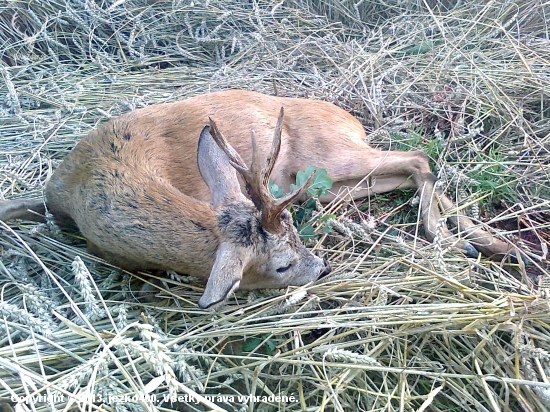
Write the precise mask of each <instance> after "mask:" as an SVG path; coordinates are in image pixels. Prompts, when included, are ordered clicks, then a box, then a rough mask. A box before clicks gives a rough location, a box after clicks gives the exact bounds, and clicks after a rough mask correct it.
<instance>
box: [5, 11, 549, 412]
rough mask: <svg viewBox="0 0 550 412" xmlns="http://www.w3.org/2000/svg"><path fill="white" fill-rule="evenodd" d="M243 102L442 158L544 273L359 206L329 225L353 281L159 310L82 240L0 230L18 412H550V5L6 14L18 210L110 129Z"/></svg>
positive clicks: (181, 295)
mask: <svg viewBox="0 0 550 412" xmlns="http://www.w3.org/2000/svg"><path fill="white" fill-rule="evenodd" d="M224 89H249V90H256V91H261V92H264V93H267V94H275V93H277V94H278V95H280V96H292V97H307V98H310V99H321V100H325V101H329V102H333V103H335V104H336V105H338V106H340V107H342V108H344V109H346V110H347V111H349V112H351V113H352V114H353V115H355V116H356V117H357V118H358V119H360V121H361V122H362V123H363V125H364V126H365V129H366V131H367V134H368V135H369V138H370V142H371V143H372V145H373V146H376V147H384V148H392V149H400V150H410V149H413V148H420V149H422V150H424V151H426V153H427V154H428V155H429V156H430V157H431V159H432V167H433V170H434V173H435V174H436V175H437V177H438V178H439V181H440V183H441V184H442V185H443V187H445V188H446V191H447V193H448V194H449V195H450V196H451V197H452V198H453V199H454V200H455V201H456V203H457V204H458V205H459V206H460V207H461V208H462V209H463V210H464V211H466V212H467V213H468V214H469V215H470V216H472V217H473V219H474V220H475V221H476V222H477V223H479V224H480V225H481V226H483V227H486V228H488V229H489V230H490V231H491V232H492V233H493V234H494V235H495V236H500V237H502V238H505V239H508V240H509V241H510V242H512V243H513V244H515V245H517V246H518V247H519V248H520V249H521V250H522V251H524V253H525V255H526V262H525V264H509V263H508V262H494V261H490V260H487V259H485V258H484V257H480V258H478V259H469V258H466V257H465V256H464V255H462V254H461V253H460V252H457V251H455V250H447V249H445V248H443V247H441V245H440V244H438V243H437V242H436V244H430V243H428V242H426V241H425V238H424V237H423V233H422V228H421V225H420V221H419V220H420V219H419V216H418V207H417V206H416V202H415V201H414V200H411V199H413V198H414V193H412V192H410V191H409V192H396V193H391V194H385V195H377V196H373V197H371V198H369V199H364V200H362V201H360V202H350V201H346V200H345V199H344V200H342V201H340V202H338V203H335V204H330V205H327V206H324V207H321V206H317V207H315V208H313V209H312V210H310V211H311V212H312V218H313V222H314V228H315V229H316V236H314V237H313V238H312V239H310V240H308V243H307V244H308V246H309V247H311V248H315V250H316V253H317V254H319V255H321V256H323V257H326V258H328V259H329V260H330V262H331V264H332V267H333V269H334V270H333V273H332V274H331V275H329V276H328V277H326V278H323V279H321V280H319V281H317V282H315V283H313V284H309V285H306V286H304V287H292V288H288V289H286V290H275V291H274V290H260V291H254V292H237V293H236V294H235V296H234V297H233V298H231V299H230V300H229V301H228V303H227V304H226V305H225V306H224V307H222V308H220V309H219V310H217V311H215V312H214V311H209V310H200V309H198V307H197V304H196V303H197V301H198V298H199V297H200V295H201V294H202V291H203V288H204V286H203V285H202V284H201V283H200V282H199V281H197V280H196V279H192V278H189V277H186V276H179V275H176V274H169V275H170V276H167V277H166V278H165V279H162V280H161V281H160V282H157V283H155V285H154V286H153V287H154V288H156V295H157V297H156V298H155V299H153V300H151V299H144V298H143V297H140V295H139V290H140V288H141V287H142V285H143V283H144V282H150V281H151V278H150V277H148V274H145V273H138V274H133V273H126V272H123V271H121V270H118V269H117V268H116V267H113V266H110V265H109V264H107V263H106V262H103V261H100V260H98V259H97V258H95V257H94V256H92V255H89V254H87V252H86V248H85V242H84V240H83V239H82V238H81V237H80V236H79V234H78V233H67V232H61V231H60V230H59V229H58V228H56V227H55V226H54V225H52V224H37V223H32V222H9V223H8V224H6V223H4V222H0V259H1V260H0V404H2V402H4V404H3V408H4V410H6V411H7V410H10V409H9V408H10V407H13V408H15V409H16V410H18V411H31V410H32V411H46V410H66V411H76V410H87V411H96V410H105V411H169V410H184V411H204V410H211V409H216V410H225V411H239V412H241V411H262V412H263V411H352V410H353V411H419V412H420V411H428V410H430V411H546V410H550V297H549V286H550V282H549V281H548V279H549V278H548V276H549V275H550V270H549V265H548V254H547V253H548V244H549V243H550V223H549V222H550V179H549V176H550V167H549V165H550V3H549V2H548V1H544V0H491V1H474V0H444V1H434V0H316V1H314V0H283V1H279V0H276V1H266V0H249V1H239V0H218V1H208V0H173V1H169V0H158V1H155V0H116V1H113V0H105V1H98V0H53V1H38V0H26V1H17V0H13V1H3V2H0V190H1V193H0V199H13V198H21V197H28V198H36V197H39V196H42V189H43V187H44V182H45V181H46V179H47V178H48V176H49V175H50V174H51V173H52V171H53V170H55V168H56V165H58V164H59V163H60V162H61V160H62V159H63V157H64V156H65V155H66V154H67V153H68V152H69V151H70V150H71V148H72V147H74V145H75V144H76V142H78V140H79V139H81V138H82V137H83V136H85V135H86V134H87V133H88V132H89V131H90V130H92V129H93V128H95V127H96V126H97V125H99V124H101V123H103V122H105V121H106V120H107V119H109V118H111V117H114V116H117V115H119V114H121V113H124V112H127V111H129V110H133V109H137V108H140V107H144V106H148V105H152V104H155V103H160V102H172V101H177V100H181V99H184V98H187V97H191V96H195V95H198V94H203V93H208V92H212V91H217V90H224ZM326 232H328V233H326ZM24 397H27V398H24ZM171 400H172V401H174V402H171ZM19 401H20V402H19ZM0 409H2V407H0Z"/></svg>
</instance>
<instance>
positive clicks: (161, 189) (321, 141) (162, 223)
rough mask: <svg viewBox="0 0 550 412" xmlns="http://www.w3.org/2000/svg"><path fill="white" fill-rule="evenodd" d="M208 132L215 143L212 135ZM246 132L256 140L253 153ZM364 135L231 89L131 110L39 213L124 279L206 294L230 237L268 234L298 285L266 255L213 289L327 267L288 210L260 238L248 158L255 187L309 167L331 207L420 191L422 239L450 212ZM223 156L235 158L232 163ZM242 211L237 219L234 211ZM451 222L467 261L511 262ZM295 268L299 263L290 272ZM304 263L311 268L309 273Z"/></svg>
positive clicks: (500, 247) (477, 233)
mask: <svg viewBox="0 0 550 412" xmlns="http://www.w3.org/2000/svg"><path fill="white" fill-rule="evenodd" d="M281 107H283V108H284V111H285V116H284V121H283V120H282V116H280V117H279V118H278V117H277V114H278V112H279V109H280V108H281ZM209 117H212V118H214V119H215V120H216V121H217V122H219V124H220V128H221V129H222V130H223V133H224V134H225V135H226V136H227V142H228V146H230V147H229V148H227V147H225V149H224V150H223V151H222V150H221V149H220V147H221V148H223V147H224V143H223V142H224V141H225V138H224V137H223V136H221V137H220V136H218V135H221V132H219V131H217V128H215V127H214V128H211V130H210V129H208V130H207V129H204V126H205V125H206V124H207V123H208V119H209ZM277 125H279V128H277V127H276V126H277ZM276 129H277V130H278V132H279V135H280V137H279V144H280V152H278V151H275V150H274V147H275V146H273V148H272V149H271V153H270V147H271V146H272V141H273V131H274V130H276ZM210 131H213V132H215V133H213V134H212V135H210ZM250 131H254V132H255V138H256V142H257V153H256V154H255V153H254V151H253V150H252V146H251V141H250ZM275 134H276V135H277V131H276V133H275ZM365 137H366V136H365V132H364V130H363V127H362V125H361V124H360V123H359V121H357V120H356V119H355V118H354V117H353V116H351V115H350V114H349V113H347V112H345V111H344V110H342V109H340V108H338V107H336V106H334V105H333V104H330V103H326V102H322V101H315V100H306V99H294V98H282V97H273V96H266V95H263V94H259V93H254V92H248V91H239V90H231V91H223V92H217V93H212V94H207V95H201V96H197V97H194V98H191V99H187V100H184V101H180V102H176V103H169V104H159V105H154V106H150V107H147V108H144V109H139V110H136V111H133V112H130V113H127V114H125V115H122V116H120V117H118V118H115V119H112V120H109V121H108V122H106V123H105V124H103V125H101V126H99V127H98V128H97V129H96V130H94V131H92V132H91V133H90V134H89V135H88V136H86V137H85V138H84V139H82V140H81V141H80V142H79V143H78V145H77V146H76V147H75V148H74V149H73V150H72V151H71V152H70V153H69V154H68V155H67V157H66V158H65V159H64V161H63V162H62V163H61V164H60V165H59V167H58V168H57V170H56V171H55V172H54V174H53V176H52V177H51V179H50V180H49V182H48V183H47V184H46V188H45V197H46V203H47V207H48V209H49V210H50V211H51V213H52V214H53V215H54V216H55V217H56V219H58V220H60V221H74V222H76V224H77V226H78V228H79V229H80V231H81V232H82V233H83V235H84V236H85V237H86V239H87V240H88V245H89V248H90V250H91V251H92V252H93V253H95V254H98V255H100V256H102V257H104V258H106V259H107V260H110V261H112V262H113V263H116V264H118V265H120V266H122V267H124V268H126V269H130V270H138V269H172V270H175V271H178V272H183V273H187V274H192V275H196V276H201V277H204V278H207V277H210V278H209V284H208V285H207V291H208V289H209V286H210V287H211V288H212V287H214V286H215V285H214V286H213V285H210V283H211V281H212V273H213V271H216V265H217V264H218V262H219V261H223V259H221V257H223V256H225V255H224V254H228V256H229V255H231V256H229V258H234V259H237V260H239V259H241V260H242V259H243V257H242V256H241V255H240V254H239V253H240V252H239V253H233V255H232V254H231V253H229V252H227V250H226V244H227V236H233V237H235V236H237V237H238V236H244V238H246V239H248V240H246V239H244V238H243V239H244V240H243V239H241V241H242V242H244V243H246V242H248V243H250V242H257V239H256V238H262V236H264V237H265V236H267V235H269V236H267V237H274V236H275V234H274V233H275V232H277V233H278V234H279V236H280V233H283V232H284V236H283V237H284V242H282V243H285V242H286V244H292V245H293V247H294V249H295V250H297V252H296V256H299V258H296V259H297V260H296V259H295V260H294V261H293V262H294V263H293V264H294V265H295V266H297V267H299V268H301V269H300V270H302V272H303V273H305V275H304V276H303V278H301V279H298V277H297V275H296V276H294V275H292V276H289V277H288V278H286V279H275V278H273V277H272V278H269V277H265V271H266V270H267V271H268V272H269V270H271V269H272V268H271V269H269V268H268V269H266V267H265V264H266V263H265V262H264V261H262V259H264V260H265V259H267V260H270V259H271V260H277V257H276V256H272V255H270V253H267V252H265V250H264V252H262V253H263V255H265V256H264V258H262V259H257V258H245V259H244V261H245V262H244V265H245V266H246V267H245V268H244V269H242V270H241V272H243V273H244V275H243V276H242V277H241V278H239V279H238V280H234V279H233V280H234V281H233V280H231V281H230V282H229V283H227V282H226V283H225V284H223V285H222V286H220V285H218V286H217V287H218V289H219V288H220V287H221V289H223V288H226V289H227V288H229V289H231V288H235V287H241V288H256V287H281V286H284V285H289V284H303V283H306V282H308V281H311V280H313V279H315V278H317V277H318V276H319V275H320V274H321V273H322V272H323V271H326V269H325V268H324V265H323V264H322V261H321V260H320V259H319V258H316V257H315V256H313V255H312V254H310V253H309V252H307V253H306V251H305V248H304V247H303V246H302V245H301V244H299V240H298V237H297V234H296V232H295V230H294V231H293V232H292V230H290V228H289V226H291V225H292V223H291V219H290V216H289V215H288V212H283V211H281V210H279V209H280V208H279V209H277V208H275V209H276V214H277V219H276V223H277V225H276V227H274V228H271V229H269V230H265V229H266V227H268V226H270V224H269V222H267V223H266V219H265V216H266V213H267V211H266V210H263V209H262V204H269V203H270V202H271V200H270V199H268V198H267V197H265V196H268V195H266V194H265V193H263V195H262V193H260V192H262V190H264V189H265V187H264V188H263V189H261V188H256V196H254V194H253V196H252V200H253V201H254V204H253V203H252V202H251V201H250V200H249V199H247V198H246V197H245V196H244V195H243V194H242V193H243V189H244V187H245V186H246V187H247V189H248V191H249V193H250V192H251V191H250V189H251V185H252V186H254V185H256V186H258V185H259V186H261V185H260V184H259V183H258V182H256V183H251V180H254V177H253V175H254V173H249V174H248V180H247V178H246V176H245V175H246V173H247V172H246V170H245V169H246V167H245V165H250V164H251V163H254V162H253V158H256V159H265V158H266V157H269V158H270V159H271V160H272V161H274V162H275V163H274V164H271V166H270V167H272V169H273V170H271V169H270V167H267V168H268V169H270V170H269V171H268V173H267V177H266V176H265V175H262V176H263V177H262V178H263V180H266V179H267V178H269V176H271V177H272V179H273V180H274V181H275V182H276V183H277V184H278V185H280V186H282V187H283V188H285V189H287V190H288V188H289V187H290V184H291V183H293V182H294V181H295V176H296V173H297V172H298V171H299V170H303V169H305V168H306V167H307V166H309V165H313V166H315V167H317V168H325V169H326V170H327V172H328V175H329V176H330V177H331V178H332V179H333V181H334V186H333V191H332V192H331V193H330V194H329V195H327V196H325V197H324V198H322V199H321V201H330V200H332V199H334V198H335V197H336V196H338V195H339V191H340V189H343V188H345V187H346V186H349V187H351V188H354V190H352V191H351V192H348V193H349V195H350V196H352V197H353V198H360V197H364V196H366V195H368V194H369V193H374V192H378V193H380V192H387V191H391V190H394V189H399V188H403V189H404V188H418V189H419V191H420V195H421V210H422V217H423V222H424V227H425V232H426V236H427V237H428V239H430V240H431V239H433V238H434V237H435V228H436V225H437V224H438V222H439V220H440V219H441V213H440V210H439V207H442V208H444V209H451V208H452V207H453V204H452V202H451V201H450V200H449V199H448V198H447V197H446V196H445V195H444V194H443V193H441V191H439V190H437V189H436V188H435V186H434V183H435V180H436V179H435V176H434V175H433V174H432V173H431V171H430V168H429V165H428V159H427V156H426V155H425V154H424V153H422V152H418V151H417V152H394V151H380V150H376V149H373V148H371V147H370V146H369V145H368V144H367V143H365V141H364V139H365ZM212 138H214V139H215V140H216V142H217V143H218V144H219V145H220V147H218V146H217V145H216V144H215V143H214V140H212ZM276 140H277V138H276V139H275V141H276ZM280 141H282V143H281V142H280ZM201 145H202V147H203V149H202V151H201ZM274 145H275V143H274ZM231 147H232V148H234V149H235V150H236V152H237V153H238V154H240V156H242V159H240V157H239V156H238V155H237V157H239V158H237V157H235V156H233V155H232V154H231V153H233V152H231V151H232V150H233V149H231ZM275 152H276V153H275ZM224 153H225V154H224ZM274 153H275V154H274ZM201 162H202V163H201ZM268 162H269V160H268ZM256 163H258V162H256ZM201 164H202V167H201ZM235 168H236V169H237V170H239V173H240V174H241V177H243V176H244V177H245V179H244V181H246V184H245V183H244V182H243V179H242V178H241V179H240V181H239V180H238V179H237V174H236V171H235ZM212 170H214V172H212V173H211V171H212ZM258 173H259V172H258ZM220 176H222V177H224V178H223V179H221V178H220ZM251 176H252V177H251ZM225 177H227V179H226V178H225ZM260 180H261V179H260ZM264 183H265V182H264ZM264 186H265V185H264ZM253 189H254V188H253ZM264 191H265V190H264ZM253 192H254V190H253ZM298 195H299V193H296V194H295V197H296V196H298ZM262 196H263V197H262ZM16 206H17V205H14V204H13V202H12V203H11V204H10V203H9V202H8V203H4V204H2V205H0V218H1V219H4V220H5V219H9V218H13V217H28V214H25V213H24V212H21V210H20V211H19V212H20V213H18V212H13V210H14V209H16V208H17V207H16ZM19 206H20V208H19V209H22V210H26V209H27V208H29V207H30V206H32V205H29V204H28V202H25V201H22V202H21V203H20V204H19ZM35 206H37V205H35ZM30 208H31V209H32V208H33V207H30ZM35 209H36V208H35ZM239 209H243V210H241V211H240V212H238V210H239ZM275 209H274V210H275ZM224 211H225V212H224ZM231 211H232V212H231ZM226 212H227V213H226ZM224 213H226V215H227V216H229V215H231V216H233V217H232V218H230V219H229V220H227V219H226V220H223V219H222V218H221V217H220V216H222V215H223V214H224ZM227 216H226V217H227ZM235 216H237V217H238V216H240V217H242V216H247V217H246V218H242V219H241V220H243V219H244V220H243V221H242V222H241V223H240V224H236V226H235V221H236V220H235V219H237V220H238V218H235ZM262 216H263V217H262ZM450 220H451V222H452V223H454V224H455V225H458V226H459V229H460V230H461V231H465V232H467V233H468V236H469V238H468V240H465V239H460V240H459V239H456V238H454V237H453V236H452V235H451V233H450V232H449V231H448V229H446V227H444V230H443V234H444V237H446V238H447V239H448V241H450V242H454V244H455V245H456V246H458V247H461V248H463V249H464V250H465V251H466V252H467V253H468V254H470V255H475V254H477V251H476V249H477V250H479V251H482V252H483V253H485V254H487V255H496V256H499V257H500V256H503V255H504V254H506V253H508V252H509V249H510V247H509V246H508V245H507V244H506V243H504V242H502V241H500V240H498V239H494V238H493V237H492V236H491V235H490V234H489V233H487V232H485V231H483V230H480V229H478V228H477V227H476V226H475V225H474V223H473V222H472V221H471V220H470V219H469V218H467V217H466V216H464V215H462V214H460V213H458V212H455V213H453V214H452V215H451V216H450ZM251 222H253V223H251ZM258 222H260V223H258ZM232 225H233V226H232ZM239 225H240V226H239ZM283 226H284V228H285V229H284V231H282V229H281V228H282V227H283ZM228 227H233V229H227V228H228ZM235 227H239V228H237V229H235ZM239 231H240V232H239ZM229 232H231V233H229ZM266 234H267V235H266ZM266 239H267V238H266ZM270 239H271V238H270ZM233 240H234V239H233ZM233 240H231V242H233ZM264 240H265V239H264ZM231 242H230V243H231ZM262 242H263V243H262ZM262 242H260V243H261V244H258V245H259V246H258V245H255V246H253V247H252V249H254V248H256V249H254V252H253V253H257V252H258V250H257V249H258V248H259V249H262V248H265V247H266V246H267V247H268V248H270V249H273V248H276V247H275V245H277V241H276V240H274V239H271V243H270V242H267V241H262ZM233 243H234V242H233ZM244 243H243V245H244ZM474 246H475V248H474ZM239 247H240V246H239ZM243 247H244V246H243ZM247 253H248V252H247ZM262 253H260V254H262ZM308 253H309V254H308ZM247 259H248V260H247ZM297 261H300V262H302V263H303V264H300V265H298V264H297V263H296V262H297ZM241 263H242V262H241ZM262 265H264V266H262ZM308 265H309V266H311V268H310V269H307V270H306V269H305V267H306V266H308ZM284 267H286V266H284V265H283V266H282V267H279V269H280V268H284ZM218 270H221V269H220V268H218ZM224 270H225V269H224ZM222 272H223V270H222ZM272 272H273V270H272ZM247 273H248V275H247ZM273 273H275V272H273ZM274 279H275V280H274ZM231 282H233V283H231ZM228 285H229V286H228ZM235 285H236V286H235ZM229 289H228V290H225V289H224V290H223V291H221V292H218V293H214V294H213V295H212V296H210V297H209V298H208V299H205V300H204V301H203V302H202V303H203V305H202V306H208V305H210V304H213V303H216V302H217V301H219V300H220V299H223V297H225V296H226V293H225V292H227V291H229ZM206 294H207V293H206V292H205V295H206ZM214 295H215V296H214ZM220 296H221V298H220Z"/></svg>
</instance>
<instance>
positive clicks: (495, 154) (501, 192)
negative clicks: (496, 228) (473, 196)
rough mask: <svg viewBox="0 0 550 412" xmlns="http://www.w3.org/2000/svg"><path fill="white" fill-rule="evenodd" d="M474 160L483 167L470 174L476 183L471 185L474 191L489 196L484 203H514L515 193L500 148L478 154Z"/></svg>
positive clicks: (515, 199)
mask: <svg viewBox="0 0 550 412" xmlns="http://www.w3.org/2000/svg"><path fill="white" fill-rule="evenodd" d="M476 160H477V161H478V162H479V164H483V165H484V166H483V167H481V168H479V169H477V170H476V171H475V172H474V173H472V174H471V177H472V178H473V179H474V181H475V182H477V184H473V187H474V189H475V190H478V191H480V192H482V193H488V194H489V196H487V197H486V200H485V201H484V202H487V203H498V202H500V200H507V201H509V202H516V201H517V192H516V191H515V190H514V188H513V186H512V184H511V182H510V180H511V176H510V175H508V174H507V173H506V168H505V166H504V163H503V162H504V156H503V155H502V154H501V153H500V148H499V147H493V148H491V149H490V150H489V153H487V154H484V153H481V154H478V155H477V159H476Z"/></svg>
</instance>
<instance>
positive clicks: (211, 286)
mask: <svg viewBox="0 0 550 412" xmlns="http://www.w3.org/2000/svg"><path fill="white" fill-rule="evenodd" d="M242 277H243V260H242V258H241V257H240V256H239V253H237V251H236V250H235V247H234V246H232V245H230V244H229V243H225V242H224V243H222V244H220V246H219V247H218V250H217V251H216V261H215V262H214V266H213V267H212V271H211V272H210V277H209V278H208V282H207V283H206V288H205V289H204V293H203V295H202V296H201V298H200V299H199V308H201V309H206V308H208V307H210V306H212V305H215V304H216V303H220V302H223V301H224V300H225V299H226V298H227V296H228V295H229V294H230V293H231V292H233V291H234V290H236V289H238V288H239V285H240V284H241V279H242Z"/></svg>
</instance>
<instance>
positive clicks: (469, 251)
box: [462, 242, 479, 259]
mask: <svg viewBox="0 0 550 412" xmlns="http://www.w3.org/2000/svg"><path fill="white" fill-rule="evenodd" d="M462 248H463V250H464V252H465V253H466V256H468V257H469V258H474V259H475V258H477V257H478V256H479V251H478V250H477V249H476V248H475V247H474V245H472V244H471V243H469V242H464V245H463V246H462Z"/></svg>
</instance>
